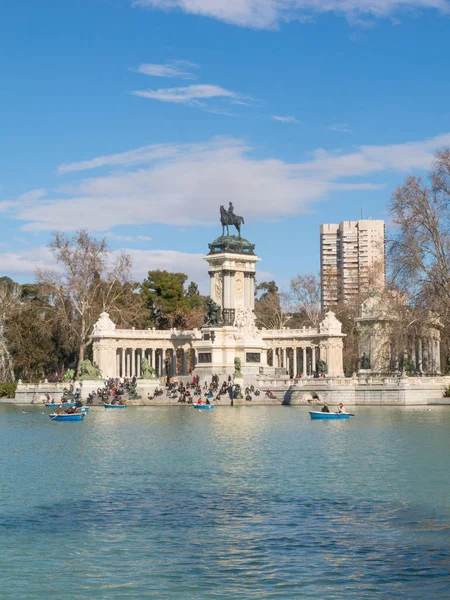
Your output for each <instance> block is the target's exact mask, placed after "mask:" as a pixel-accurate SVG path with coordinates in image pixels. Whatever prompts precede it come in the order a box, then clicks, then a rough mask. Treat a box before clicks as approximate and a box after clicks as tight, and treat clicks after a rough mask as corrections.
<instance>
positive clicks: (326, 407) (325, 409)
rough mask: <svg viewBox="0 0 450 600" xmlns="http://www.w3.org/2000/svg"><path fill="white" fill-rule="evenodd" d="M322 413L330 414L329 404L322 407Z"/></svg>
mask: <svg viewBox="0 0 450 600" xmlns="http://www.w3.org/2000/svg"><path fill="white" fill-rule="evenodd" d="M322 412H327V413H329V412H330V409H329V408H328V404H327V403H326V402H324V404H323V406H322Z"/></svg>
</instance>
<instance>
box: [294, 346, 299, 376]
mask: <svg viewBox="0 0 450 600" xmlns="http://www.w3.org/2000/svg"><path fill="white" fill-rule="evenodd" d="M293 352H294V379H295V378H296V377H297V375H298V348H294V349H293Z"/></svg>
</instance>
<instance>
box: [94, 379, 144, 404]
mask: <svg viewBox="0 0 450 600" xmlns="http://www.w3.org/2000/svg"><path fill="white" fill-rule="evenodd" d="M135 393H136V377H133V378H131V379H124V378H123V377H110V378H108V379H106V380H105V384H104V386H103V387H99V388H97V390H95V391H93V392H91V393H90V394H89V395H88V398H87V403H88V404H93V403H94V402H95V400H99V401H100V402H101V403H103V404H125V402H126V398H127V397H129V396H130V395H133V394H135Z"/></svg>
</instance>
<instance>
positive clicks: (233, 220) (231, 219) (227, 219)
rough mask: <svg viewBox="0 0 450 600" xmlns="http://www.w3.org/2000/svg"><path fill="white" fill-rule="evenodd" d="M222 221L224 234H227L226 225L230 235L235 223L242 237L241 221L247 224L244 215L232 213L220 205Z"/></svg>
mask: <svg viewBox="0 0 450 600" xmlns="http://www.w3.org/2000/svg"><path fill="white" fill-rule="evenodd" d="M220 222H221V223H222V235H225V227H226V228H227V235H230V229H229V227H230V225H234V226H235V227H236V229H237V232H238V234H239V238H240V237H241V223H242V224H243V225H245V221H244V219H243V217H238V216H237V215H234V214H232V215H230V214H229V213H228V211H227V210H225V208H224V207H223V205H221V206H220Z"/></svg>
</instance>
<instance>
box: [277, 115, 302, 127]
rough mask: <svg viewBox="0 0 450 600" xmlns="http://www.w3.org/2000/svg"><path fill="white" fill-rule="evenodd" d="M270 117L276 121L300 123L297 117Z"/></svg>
mask: <svg viewBox="0 0 450 600" xmlns="http://www.w3.org/2000/svg"><path fill="white" fill-rule="evenodd" d="M270 118H271V119H273V120H274V121H280V123H296V124H297V125H298V124H299V123H300V121H299V120H298V119H296V118H295V117H280V116H278V115H272V116H271V117H270Z"/></svg>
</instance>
